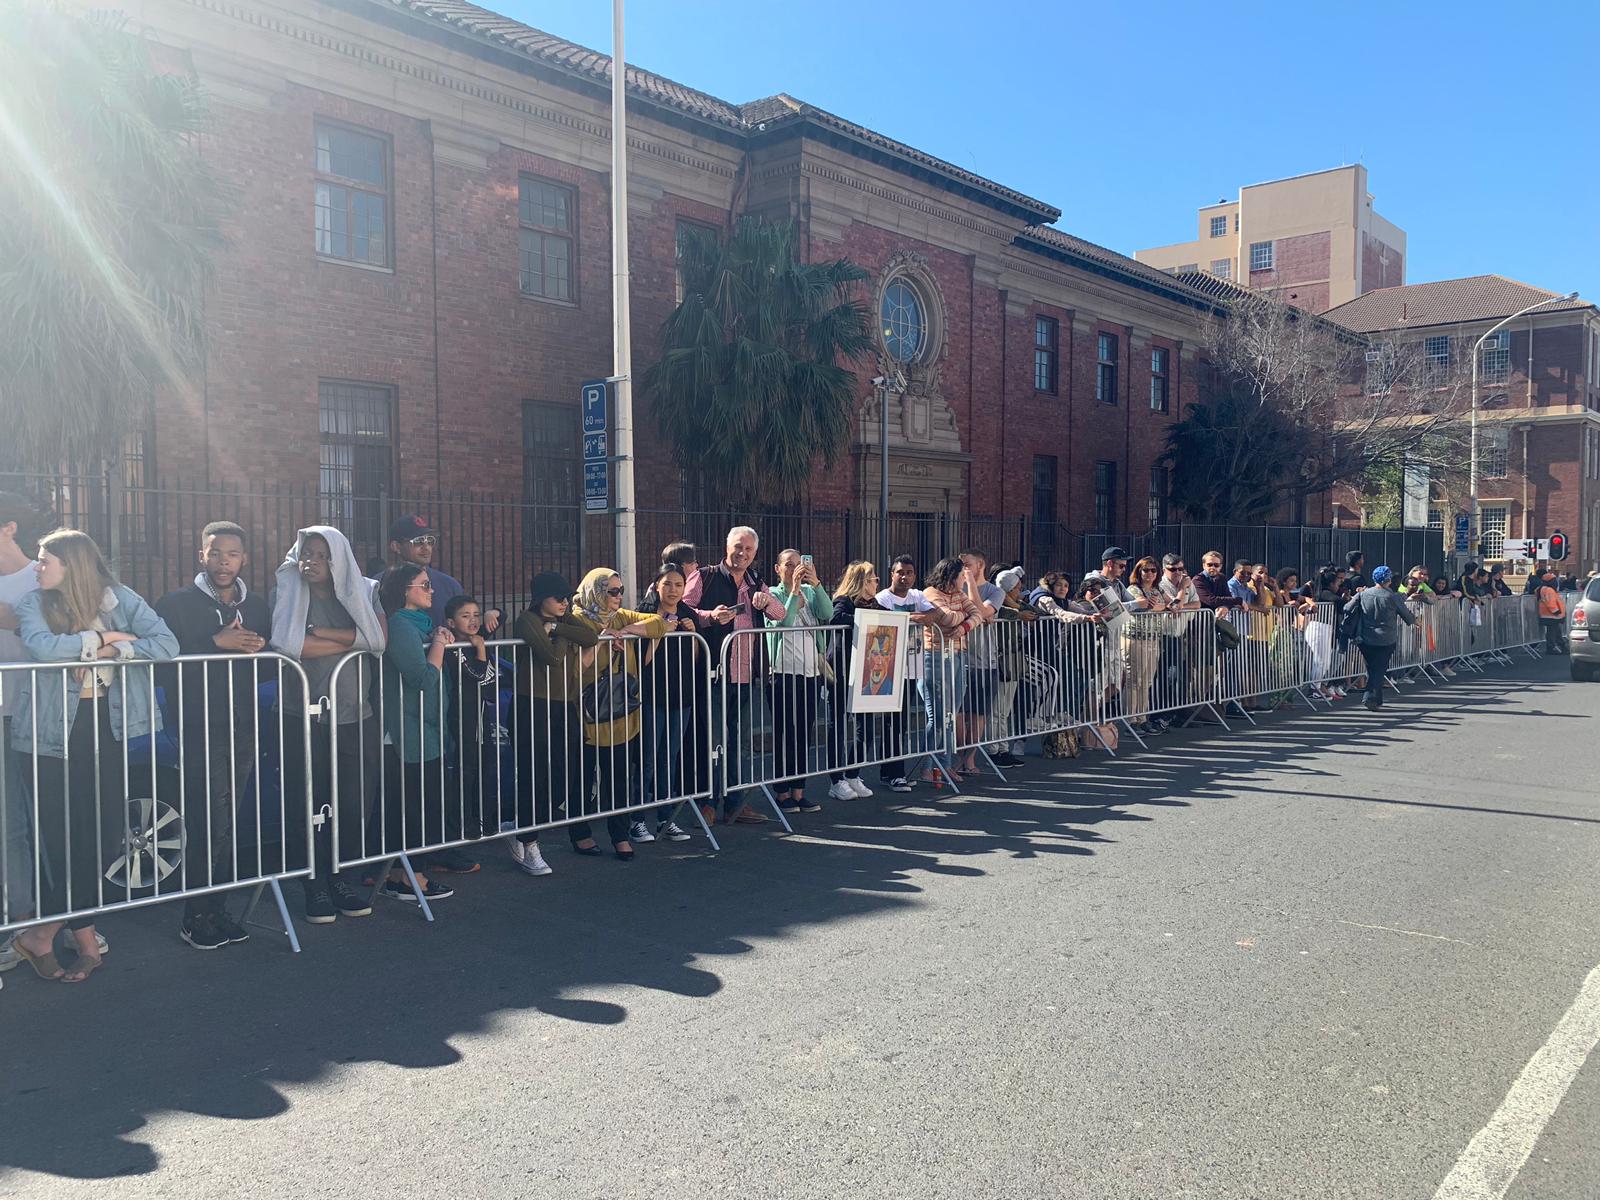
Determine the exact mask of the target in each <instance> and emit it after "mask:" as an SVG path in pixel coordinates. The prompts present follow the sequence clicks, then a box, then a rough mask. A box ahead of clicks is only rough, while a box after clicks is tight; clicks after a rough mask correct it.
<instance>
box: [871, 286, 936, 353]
mask: <svg viewBox="0 0 1600 1200" xmlns="http://www.w3.org/2000/svg"><path fill="white" fill-rule="evenodd" d="M879 315H880V316H881V317H882V318H883V344H884V348H885V349H887V350H888V351H889V356H890V357H891V358H893V359H894V360H895V361H896V362H902V363H909V362H915V361H916V360H917V357H918V355H920V354H921V353H922V348H923V346H925V345H926V344H927V340H928V317H927V307H926V306H925V305H924V304H923V302H922V297H921V295H919V294H918V292H917V289H916V288H915V287H914V286H913V285H912V284H911V281H910V280H908V279H894V280H891V281H890V282H889V286H888V287H886V288H884V289H883V304H882V306H881V308H880V313H879Z"/></svg>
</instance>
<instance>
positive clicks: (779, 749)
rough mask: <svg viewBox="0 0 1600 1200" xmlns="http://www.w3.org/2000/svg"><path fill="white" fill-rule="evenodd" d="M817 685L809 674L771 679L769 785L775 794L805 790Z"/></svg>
mask: <svg viewBox="0 0 1600 1200" xmlns="http://www.w3.org/2000/svg"><path fill="white" fill-rule="evenodd" d="M817 694H818V682H817V680H816V679H814V678H812V677H811V676H809V675H789V674H785V673H783V672H774V673H773V676H772V752H773V756H774V762H773V774H775V775H778V776H780V778H779V780H778V782H777V783H776V784H774V785H773V791H775V792H776V793H777V794H778V795H780V796H781V795H783V794H784V793H785V792H801V791H804V790H805V786H806V781H805V776H806V775H807V774H809V773H810V770H811V764H810V759H811V731H812V728H813V727H814V726H815V725H816V723H817Z"/></svg>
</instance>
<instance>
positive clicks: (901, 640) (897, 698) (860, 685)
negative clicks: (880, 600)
mask: <svg viewBox="0 0 1600 1200" xmlns="http://www.w3.org/2000/svg"><path fill="white" fill-rule="evenodd" d="M911 636H912V629H911V616H910V614H909V613H903V612H883V611H881V610H878V609H863V608H858V609H856V627H855V645H854V652H853V653H852V654H851V656H850V694H849V709H850V711H851V712H853V713H897V712H899V711H900V704H901V701H902V700H903V699H904V697H905V687H906V645H907V643H908V641H909V639H910V638H911Z"/></svg>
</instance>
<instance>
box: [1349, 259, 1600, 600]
mask: <svg viewBox="0 0 1600 1200" xmlns="http://www.w3.org/2000/svg"><path fill="white" fill-rule="evenodd" d="M1545 300H1549V301H1553V303H1550V304H1547V305H1544V306H1542V307H1540V308H1538V309H1537V310H1535V311H1534V312H1531V313H1529V314H1528V315H1526V316H1523V317H1518V318H1517V319H1516V320H1515V321H1512V322H1511V323H1509V324H1506V325H1505V326H1504V327H1503V328H1501V329H1500V330H1498V332H1496V333H1495V334H1494V335H1493V336H1492V337H1491V338H1490V339H1489V340H1488V341H1486V342H1485V343H1484V345H1483V348H1482V350H1481V351H1480V355H1481V357H1480V361H1479V364H1478V366H1479V391H1478V405H1479V434H1478V457H1479V471H1478V475H1479V484H1478V496H1479V511H1480V514H1481V518H1482V526H1483V557H1484V558H1486V559H1489V560H1491V561H1493V560H1496V559H1499V558H1500V557H1501V546H1502V543H1503V541H1504V540H1505V539H1506V538H1507V537H1513V538H1533V537H1548V536H1549V535H1550V533H1551V532H1553V531H1554V530H1556V529H1560V530H1561V531H1562V532H1563V533H1565V534H1566V535H1567V538H1568V541H1569V544H1570V546H1571V548H1572V552H1571V559H1572V561H1573V562H1574V563H1575V564H1576V565H1577V566H1578V567H1581V568H1582V569H1583V570H1589V569H1592V568H1594V567H1595V566H1596V564H1597V562H1600V311H1597V310H1596V307H1595V305H1594V304H1593V303H1591V302H1590V301H1587V300H1583V299H1581V298H1580V299H1575V300H1567V299H1563V298H1562V297H1561V294H1559V293H1556V292H1549V291H1545V290H1544V289H1543V288H1535V287H1530V286H1528V285H1527V284H1525V283H1518V282H1516V281H1515V280H1512V279H1506V278H1504V277H1503V276H1499V275H1475V276H1471V277H1469V278H1466V279H1445V280H1441V281H1439V282H1437V283H1416V284H1411V285H1409V286H1406V287H1392V288H1383V289H1380V290H1378V291H1373V292H1368V293H1367V294H1366V295H1364V296H1361V297H1358V298H1357V299H1355V300H1352V301H1350V302H1349V303H1348V304H1342V305H1340V306H1339V307H1338V308H1335V309H1332V310H1330V311H1329V312H1328V313H1326V314H1325V315H1326V316H1327V318H1328V319H1329V320H1332V321H1337V322H1339V323H1340V324H1341V325H1344V326H1346V327H1347V328H1349V329H1354V330H1356V331H1358V332H1360V333H1363V334H1366V335H1367V336H1368V337H1369V338H1371V339H1372V341H1373V342H1374V343H1383V342H1410V343H1420V344H1421V348H1422V350H1423V352H1424V354H1425V355H1426V356H1427V360H1428V362H1429V363H1430V364H1434V363H1436V364H1438V367H1439V369H1440V371H1441V373H1443V372H1447V371H1448V370H1449V369H1450V368H1451V367H1452V365H1455V366H1457V367H1459V364H1461V363H1463V362H1465V363H1467V364H1469V365H1470V363H1471V358H1470V355H1471V354H1472V350H1473V347H1474V345H1476V343H1477V342H1478V339H1479V338H1480V337H1481V336H1482V335H1484V334H1486V333H1488V332H1489V331H1490V330H1491V329H1493V328H1494V327H1495V326H1496V325H1498V324H1500V323H1501V321H1502V320H1503V319H1504V318H1506V317H1509V316H1511V315H1512V314H1513V313H1516V312H1519V311H1520V310H1522V309H1524V308H1526V307H1528V306H1529V305H1531V304H1537V303H1539V302H1540V301H1545ZM1338 499H1339V500H1340V502H1341V504H1342V505H1343V506H1344V508H1345V510H1346V511H1348V512H1349V513H1350V514H1351V516H1352V517H1355V516H1357V515H1358V512H1359V501H1358V500H1356V499H1355V498H1354V497H1353V496H1350V495H1348V494H1346V495H1341V496H1340V497H1338ZM1469 507H1470V505H1469V497H1467V496H1453V497H1443V496H1439V495H1437V493H1436V495H1435V501H1434V504H1433V510H1432V516H1431V520H1430V524H1433V525H1436V526H1437V527H1438V528H1439V529H1440V536H1441V537H1442V538H1451V539H1452V541H1453V529H1454V525H1455V516H1456V514H1457V513H1458V512H1464V511H1466V510H1467V509H1468V508H1469Z"/></svg>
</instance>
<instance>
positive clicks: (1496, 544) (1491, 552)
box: [1478, 504, 1511, 558]
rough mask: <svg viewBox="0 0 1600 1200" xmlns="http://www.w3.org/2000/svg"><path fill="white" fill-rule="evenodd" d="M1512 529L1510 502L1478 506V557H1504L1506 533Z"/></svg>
mask: <svg viewBox="0 0 1600 1200" xmlns="http://www.w3.org/2000/svg"><path fill="white" fill-rule="evenodd" d="M1510 529H1511V506H1510V505H1509V504H1482V505H1479V507H1478V557H1479V558H1504V557H1505V556H1506V534H1507V533H1508V532H1509V531H1510Z"/></svg>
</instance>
